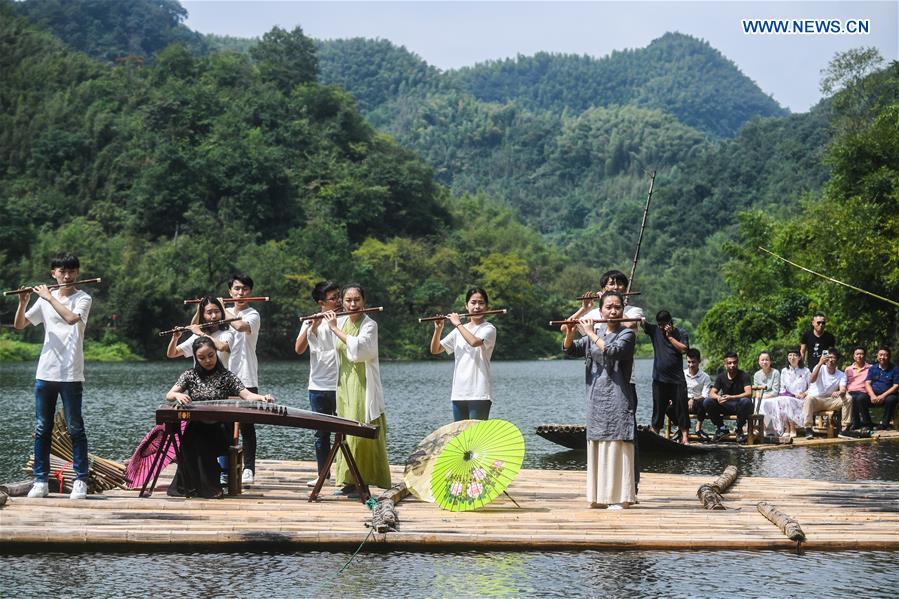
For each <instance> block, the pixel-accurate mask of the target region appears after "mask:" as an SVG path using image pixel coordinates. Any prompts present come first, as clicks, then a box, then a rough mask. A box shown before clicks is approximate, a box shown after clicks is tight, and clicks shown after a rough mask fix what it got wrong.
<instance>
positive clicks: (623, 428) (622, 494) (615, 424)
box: [562, 292, 637, 509]
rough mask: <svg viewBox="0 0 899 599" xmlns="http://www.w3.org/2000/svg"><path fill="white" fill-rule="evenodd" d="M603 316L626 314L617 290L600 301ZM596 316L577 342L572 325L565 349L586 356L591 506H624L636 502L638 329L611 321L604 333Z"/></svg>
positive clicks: (581, 326)
mask: <svg viewBox="0 0 899 599" xmlns="http://www.w3.org/2000/svg"><path fill="white" fill-rule="evenodd" d="M600 310H601V313H602V317H603V319H604V320H614V319H616V318H621V317H622V314H623V313H624V298H623V297H622V296H621V295H620V294H618V293H615V292H610V293H606V294H604V295H603V296H602V298H601V299H600ZM593 324H594V321H593V320H582V321H581V322H580V323H579V324H578V326H577V329H578V330H579V331H580V333H581V335H583V336H582V337H580V338H579V339H577V340H576V341H575V340H574V327H568V330H567V331H566V334H565V340H564V341H563V343H562V347H563V348H564V350H565V353H567V354H568V355H570V356H584V357H585V362H586V385H587V501H588V502H590V507H600V508H606V507H608V508H609V509H623V508H626V507H629V506H630V505H631V504H633V503H634V502H635V501H636V484H635V480H634V460H635V458H636V456H635V449H634V436H635V434H636V430H635V429H636V420H635V417H634V411H635V409H636V401H635V399H634V397H633V393H632V392H631V386H630V380H631V371H632V370H633V367H634V348H635V346H636V343H637V338H636V335H635V334H634V331H633V330H631V329H628V328H625V327H623V326H621V323H618V322H609V323H608V329H607V331H606V334H605V335H603V336H602V337H600V336H599V335H598V334H597V333H596V332H595V330H594V327H593Z"/></svg>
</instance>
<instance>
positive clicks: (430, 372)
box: [0, 360, 899, 481]
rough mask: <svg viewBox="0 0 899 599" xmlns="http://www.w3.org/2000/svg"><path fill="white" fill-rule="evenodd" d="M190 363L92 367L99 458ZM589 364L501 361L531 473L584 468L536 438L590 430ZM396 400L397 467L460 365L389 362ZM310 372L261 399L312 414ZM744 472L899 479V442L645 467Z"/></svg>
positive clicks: (282, 453) (132, 441)
mask: <svg viewBox="0 0 899 599" xmlns="http://www.w3.org/2000/svg"><path fill="white" fill-rule="evenodd" d="M189 364H190V363H189V362H188V361H187V360H170V361H168V362H159V363H152V364H137V365H133V364H108V365H106V364H89V365H88V369H87V376H88V381H87V383H86V385H85V405H84V414H85V420H86V425H87V429H88V440H89V443H90V450H91V451H92V452H93V453H96V454H97V455H100V456H104V457H108V458H112V459H124V458H126V457H128V456H129V455H130V454H131V451H132V450H133V449H134V446H135V445H136V444H137V442H138V441H140V440H141V439H142V438H143V436H144V434H145V433H146V432H147V430H149V428H150V427H151V426H152V425H153V422H154V415H153V412H154V410H155V408H156V406H157V405H159V403H161V401H162V397H163V396H164V394H165V392H166V391H167V390H168V389H169V387H170V386H171V384H172V382H173V381H174V380H175V379H176V378H177V376H178V374H179V373H180V372H181V371H182V370H184V369H185V368H187V367H188V366H189ZM581 368H582V365H581V362H580V361H578V360H557V361H534V362H496V363H494V364H493V377H494V380H493V383H494V385H493V386H494V396H495V398H496V399H495V401H494V405H493V409H492V411H491V416H493V417H496V418H504V419H506V420H509V421H511V422H514V423H515V424H516V425H518V426H519V428H521V430H522V432H523V433H524V436H525V442H526V445H527V452H526V454H525V464H524V465H525V467H526V468H549V469H584V468H586V463H585V455H584V453H583V452H577V451H569V450H566V449H564V448H562V447H559V446H558V445H555V444H553V443H550V442H549V441H546V440H545V439H542V438H540V437H538V436H537V435H536V434H534V428H535V427H536V426H537V425H539V424H544V423H550V422H570V423H581V422H583V421H584V405H583V404H584V397H583V387H582V380H583V378H582V373H581ZM381 369H382V377H383V381H384V391H385V397H386V401H387V418H388V423H389V431H388V435H387V441H388V451H389V456H390V461H391V463H393V464H401V463H403V462H404V461H405V458H406V456H408V455H409V453H411V451H412V450H413V449H414V447H415V445H416V444H417V443H418V442H419V441H420V440H421V439H422V438H423V437H425V436H426V435H427V434H428V433H430V432H431V431H432V430H434V429H436V428H437V427H439V426H441V425H443V424H446V423H447V422H448V421H450V420H451V418H452V416H451V406H450V400H449V396H450V387H451V384H452V362H451V361H450V360H438V361H432V362H414V363H385V364H382V365H381ZM651 370H652V362H651V361H650V360H640V361H638V362H637V374H638V377H639V379H638V380H639V383H638V385H637V394H638V396H639V398H640V403H639V408H638V414H637V420H638V422H648V421H649V417H650V412H651V391H650V377H651ZM0 372H2V375H3V376H2V379H0V380H2V383H0V431H2V434H3V439H4V443H3V444H2V445H0V480H2V481H6V480H10V479H18V478H22V477H23V476H22V473H21V470H20V468H21V466H22V465H23V464H24V463H25V461H26V459H27V456H28V455H29V454H30V453H31V444H32V441H31V430H32V426H33V424H32V422H33V418H34V414H33V411H34V407H33V404H34V400H33V377H34V364H15V365H9V364H3V365H0ZM307 377H308V363H307V362H306V361H304V360H298V361H296V362H274V363H272V362H264V363H263V364H261V365H260V380H261V381H262V387H261V391H264V392H270V393H273V394H274V395H275V397H277V398H278V401H279V403H284V404H286V405H290V406H294V407H299V408H308V402H307V396H306V380H307ZM258 435H259V452H258V455H259V457H260V458H272V459H293V460H296V459H301V460H314V459H315V456H314V453H313V450H312V442H313V439H312V433H311V432H309V431H306V430H302V429H291V428H281V427H274V426H263V427H259V428H258ZM728 464H736V465H737V466H738V467H739V468H740V472H741V474H744V475H758V476H779V477H795V478H824V479H828V480H857V479H886V480H896V479H899V443H880V444H865V445H837V446H826V447H817V448H794V449H778V450H769V451H745V450H744V451H740V450H735V451H724V452H720V453H713V454H698V455H689V456H674V457H659V456H646V457H644V459H643V461H642V467H643V470H645V471H647V472H671V473H684V474H708V473H715V474H717V473H719V472H720V471H721V470H723V469H724V467H725V466H726V465H728Z"/></svg>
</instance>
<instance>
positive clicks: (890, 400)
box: [851, 393, 899, 427]
mask: <svg viewBox="0 0 899 599" xmlns="http://www.w3.org/2000/svg"><path fill="white" fill-rule="evenodd" d="M851 395H852V422H853V423H854V422H855V410H856V407H855V406H856V394H855V393H852V394H851ZM858 395H859V397H858V411H859V415H860V416H861V425H862V426H867V427H870V426H871V406H872V405H875V404H872V403H871V398H870V397H868V394H867V393H859V394H858ZM897 400H899V394H896V393H893V394H892V395H887V396H886V397H885V398H884V400H883V403H881V404H876V405H880V406H883V419H882V420H881V421H880V424H881V426H883V427H888V426H889V425H890V420H892V419H893V412H895V411H896V403H897Z"/></svg>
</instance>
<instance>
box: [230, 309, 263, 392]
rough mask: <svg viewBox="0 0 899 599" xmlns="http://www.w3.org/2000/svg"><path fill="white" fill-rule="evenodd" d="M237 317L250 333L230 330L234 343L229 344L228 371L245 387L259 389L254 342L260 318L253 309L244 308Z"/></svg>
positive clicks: (260, 321)
mask: <svg viewBox="0 0 899 599" xmlns="http://www.w3.org/2000/svg"><path fill="white" fill-rule="evenodd" d="M238 316H240V319H241V320H242V321H244V322H245V323H247V324H248V325H250V332H249V333H242V332H240V331H235V330H234V329H233V328H232V329H231V330H232V333H233V335H234V343H232V344H231V368H229V370H230V371H231V372H233V373H234V374H236V375H237V378H239V379H240V382H241V383H243V384H244V385H246V386H247V387H259V374H258V369H259V363H258V362H257V361H256V342H257V341H258V340H259V327H260V326H261V325H262V318H261V317H260V316H259V312H257V311H256V309H255V308H245V309H244V310H241V312H240V314H238Z"/></svg>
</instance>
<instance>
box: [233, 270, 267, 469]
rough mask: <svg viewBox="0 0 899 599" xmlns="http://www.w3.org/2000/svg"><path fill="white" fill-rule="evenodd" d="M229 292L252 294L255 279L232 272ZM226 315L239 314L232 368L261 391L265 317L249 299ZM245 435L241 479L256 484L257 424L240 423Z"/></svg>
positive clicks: (237, 295) (235, 296)
mask: <svg viewBox="0 0 899 599" xmlns="http://www.w3.org/2000/svg"><path fill="white" fill-rule="evenodd" d="M228 293H229V294H230V295H231V298H232V299H235V300H240V299H241V298H244V297H250V296H252V295H253V279H251V278H250V276H249V275H247V274H242V273H241V274H233V275H231V278H230V279H229V280H228ZM225 318H226V319H228V318H239V319H240V320H235V321H232V322H231V323H230V324H231V328H232V329H234V331H235V334H234V342H233V344H232V347H231V360H230V364H229V370H230V371H231V372H233V373H234V374H236V375H237V378H239V379H240V382H242V383H243V384H244V386H246V388H247V390H248V391H250V393H259V375H258V369H259V362H258V361H257V360H256V342H257V341H258V340H259V328H260V326H261V325H262V318H261V317H260V316H259V312H258V311H257V310H256V309H255V308H253V307H251V306H250V304H249V303H248V302H241V301H236V302H234V308H232V309H230V310H229V309H226V310H225ZM240 435H241V437H243V451H244V454H243V455H244V469H243V473H242V474H241V482H242V483H244V484H248V485H249V484H253V480H254V476H255V473H256V425H255V424H253V423H252V422H241V423H240Z"/></svg>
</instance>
